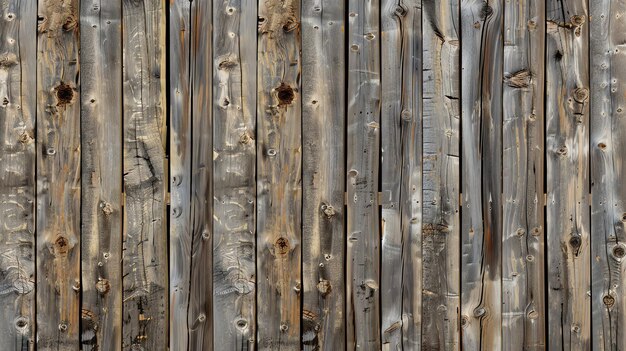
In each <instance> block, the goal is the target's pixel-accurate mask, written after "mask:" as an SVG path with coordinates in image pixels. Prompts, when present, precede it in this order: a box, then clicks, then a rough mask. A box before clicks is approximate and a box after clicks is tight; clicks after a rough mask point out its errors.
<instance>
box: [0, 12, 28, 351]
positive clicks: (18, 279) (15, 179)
mask: <svg viewBox="0 0 626 351" xmlns="http://www.w3.org/2000/svg"><path fill="white" fill-rule="evenodd" d="M0 13H1V14H2V19H0V38H2V41H0V100H1V101H2V105H1V107H0V141H1V142H0V165H1V166H0V277H1V278H2V281H1V283H0V284H1V286H2V293H1V294H0V305H1V306H2V307H1V308H0V345H3V349H5V350H24V351H26V350H33V349H34V346H35V344H34V343H35V281H34V280H35V207H34V203H35V162H36V159H35V157H36V156H35V150H36V147H35V141H34V140H35V139H34V138H35V130H34V128H35V110H36V108H37V107H36V94H35V91H36V89H37V87H36V70H37V68H36V63H35V62H36V45H37V41H36V40H35V38H36V32H35V31H36V28H37V27H36V18H37V3H36V2H35V1H19V0H12V1H3V2H2V3H0Z"/></svg>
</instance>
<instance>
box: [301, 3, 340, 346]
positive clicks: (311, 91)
mask: <svg viewBox="0 0 626 351" xmlns="http://www.w3.org/2000/svg"><path fill="white" fill-rule="evenodd" d="M345 8H346V2H345V1H343V0H340V1H337V0H303V3H302V82H303V86H302V126H303V128H302V129H303V131H304V132H303V135H302V144H303V155H302V157H303V161H304V162H303V174H302V178H303V197H304V199H305V201H304V203H303V219H302V220H303V232H302V257H303V259H302V261H303V269H302V272H303V278H302V279H303V289H304V295H303V311H302V314H303V315H302V323H303V325H302V348H303V349H304V350H310V351H313V350H343V349H345V332H346V327H345V314H344V311H345V296H344V293H345V275H344V258H345V256H344V248H345V237H344V224H343V221H344V218H345V211H344V198H345V196H344V192H345V181H346V180H345V153H344V143H343V140H344V137H345V103H346V98H345V84H346V82H345V78H346V77H345V67H346V62H345V49H346V45H345V20H344V16H345Z"/></svg>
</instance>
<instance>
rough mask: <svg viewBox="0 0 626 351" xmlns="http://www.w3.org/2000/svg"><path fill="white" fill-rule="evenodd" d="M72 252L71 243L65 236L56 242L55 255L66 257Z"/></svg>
mask: <svg viewBox="0 0 626 351" xmlns="http://www.w3.org/2000/svg"><path fill="white" fill-rule="evenodd" d="M69 251H70V246H69V241H68V240H67V238H66V237H64V236H59V237H58V238H57V239H56V240H55V241H54V254H55V255H61V256H65V255H67V253H68V252H69Z"/></svg>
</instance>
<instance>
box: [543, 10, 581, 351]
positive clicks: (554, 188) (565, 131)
mask: <svg viewBox="0 0 626 351" xmlns="http://www.w3.org/2000/svg"><path fill="white" fill-rule="evenodd" d="M588 28H589V20H588V18H587V1H585V0H562V1H561V0H550V1H547V2H546V55H545V57H546V58H545V59H546V87H545V94H546V95H545V99H546V102H545V108H546V116H545V118H546V145H545V147H546V164H547V168H546V171H547V183H546V193H547V199H548V203H547V209H546V230H547V233H546V235H547V248H546V250H547V251H548V262H547V270H546V272H545V274H547V275H548V277H547V280H548V306H547V309H548V345H547V346H548V348H549V349H550V350H570V349H572V350H588V349H589V347H590V329H591V311H590V307H591V304H590V299H591V298H590V291H591V286H590V262H591V261H590V256H589V255H590V241H589V239H590V238H589V215H590V213H589V212H590V211H589V199H588V194H589V166H588V153H589V101H588V100H589V99H588V97H589V90H588V89H589V85H588V84H589V67H588V63H589V57H588V54H589V53H588V47H589V42H588V40H589V37H588Z"/></svg>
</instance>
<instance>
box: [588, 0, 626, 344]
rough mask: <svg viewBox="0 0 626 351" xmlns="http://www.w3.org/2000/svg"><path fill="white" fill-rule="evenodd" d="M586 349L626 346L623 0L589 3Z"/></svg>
mask: <svg viewBox="0 0 626 351" xmlns="http://www.w3.org/2000/svg"><path fill="white" fill-rule="evenodd" d="M589 5H590V9H589V10H590V17H591V18H592V19H593V20H592V21H591V23H590V29H589V30H590V35H589V36H590V38H591V41H590V43H589V44H590V46H591V50H590V54H591V56H590V60H591V62H590V74H591V101H590V108H591V114H590V116H592V117H591V119H590V133H591V143H590V145H591V194H592V201H593V202H592V205H591V233H592V234H591V244H592V246H591V262H592V270H591V277H592V292H591V296H592V302H591V304H592V305H591V310H592V325H591V333H592V334H591V340H593V344H592V345H591V348H592V349H593V350H596V351H604V350H607V351H608V350H624V349H626V332H625V331H624V328H623V327H624V325H626V290H625V289H626V286H625V284H626V277H625V275H626V264H625V263H624V262H625V261H626V260H625V259H624V256H625V253H626V246H625V244H626V234H625V233H624V226H625V224H624V223H626V189H625V188H624V184H625V182H626V163H624V162H623V161H622V158H623V157H624V156H625V155H626V139H625V138H626V134H625V133H626V124H625V123H626V121H625V120H624V118H623V109H624V108H625V107H626V105H625V103H626V95H625V94H626V85H625V84H626V70H625V69H624V68H625V67H626V57H625V56H624V54H625V53H626V51H624V50H623V44H624V43H625V42H626V22H624V18H623V17H622V16H623V14H624V12H626V1H624V0H614V1H610V0H601V1H590V2H589Z"/></svg>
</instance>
